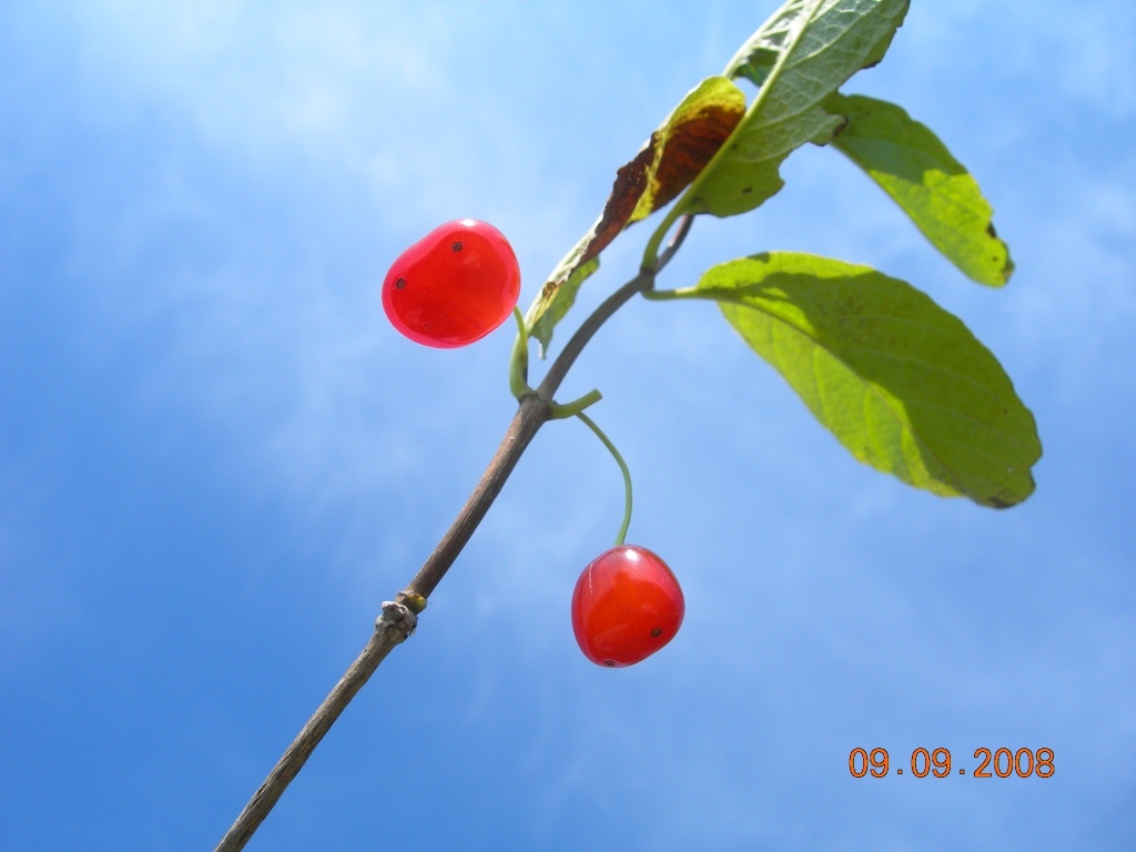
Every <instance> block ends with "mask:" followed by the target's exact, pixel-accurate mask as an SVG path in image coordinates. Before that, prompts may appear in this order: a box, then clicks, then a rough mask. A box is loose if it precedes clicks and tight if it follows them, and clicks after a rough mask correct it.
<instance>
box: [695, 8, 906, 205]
mask: <svg viewBox="0 0 1136 852" xmlns="http://www.w3.org/2000/svg"><path fill="white" fill-rule="evenodd" d="M907 6H908V0H791V2H789V3H786V4H785V5H784V6H782V7H781V8H780V9H779V10H778V11H777V12H776V13H775V14H774V15H773V17H772V18H770V19H769V21H767V22H766V23H765V24H764V25H763V26H762V27H761V29H759V30H758V31H757V32H756V33H755V34H754V35H753V37H752V38H751V39H750V40H749V41H748V42H746V43H745V45H743V46H742V48H741V50H740V51H739V52H738V54H737V55H736V56H735V57H734V58H733V59H732V60H731V61H730V64H729V65H728V66H727V67H726V71H725V74H726V76H728V77H731V78H738V77H746V78H748V79H749V80H751V81H753V82H754V83H757V84H758V85H759V86H760V87H761V88H760V89H759V91H758V93H757V96H756V97H755V98H754V100H753V103H752V104H750V106H749V109H748V110H747V111H746V114H745V117H744V118H743V119H742V122H741V124H739V125H738V127H737V129H736V130H735V131H734V133H733V135H731V136H730V138H729V139H728V140H727V141H726V144H725V145H723V146H722V147H721V149H720V150H719V151H718V153H717V154H716V155H715V156H714V158H713V159H712V160H711V161H710V162H709V164H708V165H707V166H706V168H705V169H704V170H703V171H702V173H701V174H700V175H699V176H698V177H697V178H696V179H695V180H694V182H693V183H692V184H691V186H690V188H689V189H688V190H687V192H686V194H685V195H684V196H683V198H682V199H681V200H680V201H679V204H678V205H677V208H676V211H675V214H682V213H713V214H714V215H715V216H732V215H735V214H737V213H744V212H746V211H747V210H752V209H753V208H755V207H758V206H759V205H761V204H762V203H764V202H765V201H766V200H767V199H768V198H770V197H771V196H773V195H774V194H775V193H777V192H778V191H779V190H780V189H781V187H782V185H783V181H782V180H781V174H780V166H781V163H782V162H783V161H784V159H785V158H786V157H787V156H789V154H790V153H791V152H792V151H794V150H796V149H797V148H799V147H800V146H802V145H804V144H805V143H806V142H815V143H818V144H824V143H825V142H827V141H828V140H829V139H831V138H832V135H833V134H834V133H835V132H836V131H837V130H838V129H839V127H840V125H841V123H842V121H843V119H841V118H839V117H837V116H833V115H830V114H829V113H828V112H827V111H826V110H825V109H824V105H823V104H824V100H825V98H827V97H828V96H829V95H830V94H832V93H833V92H835V91H836V90H837V89H838V88H840V86H841V85H843V83H844V82H845V81H846V80H847V79H848V78H849V77H850V76H852V75H853V74H855V73H856V72H857V71H859V70H860V69H861V68H864V67H867V66H869V65H873V64H875V63H876V62H879V60H880V59H881V58H882V57H883V54H884V52H885V51H886V50H887V48H888V45H889V44H891V40H892V37H893V36H894V35H895V31H896V29H897V28H898V27H899V26H900V24H902V23H903V17H904V15H905V14H906V13H907Z"/></svg>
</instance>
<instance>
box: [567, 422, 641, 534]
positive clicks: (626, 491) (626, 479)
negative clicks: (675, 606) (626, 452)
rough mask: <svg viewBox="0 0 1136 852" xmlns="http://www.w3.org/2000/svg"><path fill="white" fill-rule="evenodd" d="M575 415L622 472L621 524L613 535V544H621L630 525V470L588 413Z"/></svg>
mask: <svg viewBox="0 0 1136 852" xmlns="http://www.w3.org/2000/svg"><path fill="white" fill-rule="evenodd" d="M576 416H577V417H579V418H580V419H581V420H583V421H584V424H585V425H586V426H587V427H588V428H589V429H591V430H592V431H593V432H595V433H596V437H597V438H599V439H600V440H601V441H603V445H604V446H605V447H607V450H608V452H609V453H611V455H612V457H613V458H614V459H615V462H616V464H618V465H619V470H620V472H621V473H622V474H623V495H624V497H623V525H622V526H621V527H620V528H619V534H618V535H617V536H616V537H615V546H616V547H619V545H621V544H623V540H624V539H625V538H626V537H627V528H628V527H629V526H631V471H630V470H628V469H627V462H625V461H624V460H623V456H621V455H620V454H619V450H617V449H616V448H615V444H613V443H612V442H611V439H609V438H608V436H607V435H605V434H604V432H603V429H601V428H600V427H599V426H597V425H596V423H595V421H594V420H592V418H590V417H589V416H588V415H586V414H585V413H584V412H582V411H577V412H576Z"/></svg>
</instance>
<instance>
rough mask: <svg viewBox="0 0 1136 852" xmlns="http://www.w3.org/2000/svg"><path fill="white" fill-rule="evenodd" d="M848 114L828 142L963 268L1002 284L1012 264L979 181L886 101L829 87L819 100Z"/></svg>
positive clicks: (838, 112) (927, 132) (935, 139)
mask: <svg viewBox="0 0 1136 852" xmlns="http://www.w3.org/2000/svg"><path fill="white" fill-rule="evenodd" d="M825 108H826V109H827V110H828V111H829V112H830V113H832V114H833V115H838V116H842V117H843V118H845V119H846V120H847V123H846V124H845V125H844V127H843V129H841V131H840V132H839V133H838V134H837V135H836V137H835V138H834V139H833V142H832V144H833V145H834V146H835V147H836V148H838V149H839V150H840V151H842V152H844V153H845V154H847V155H848V157H849V158H850V159H851V160H852V161H853V162H854V163H856V165H858V166H859V167H860V168H862V169H863V170H864V171H865V172H867V173H868V175H869V176H870V177H871V178H872V180H874V181H875V182H876V183H878V184H879V185H880V187H882V188H883V190H884V192H886V193H887V194H888V195H890V196H891V197H892V199H893V200H894V201H895V202H896V204H898V205H899V206H900V207H901V208H903V210H904V212H905V213H907V215H908V216H910V217H911V220H912V221H913V222H914V223H915V224H916V226H917V227H918V228H919V230H920V231H922V232H923V234H924V235H925V236H926V237H927V239H929V240H930V241H931V243H932V244H933V245H934V246H935V247H936V248H937V249H938V250H939V251H941V252H942V253H943V254H944V255H946V257H947V259H948V260H950V261H951V262H952V263H953V264H955V266H957V267H958V268H959V269H960V270H962V272H963V273H964V274H966V275H967V276H969V277H970V278H972V279H974V280H975V281H977V282H979V283H980V284H989V285H990V286H992V287H1000V286H1002V285H1003V284H1005V283H1006V281H1007V280H1009V277H1010V274H1011V273H1012V272H1013V270H1014V264H1013V263H1012V262H1011V260H1010V252H1009V250H1008V249H1007V248H1006V244H1005V243H1004V242H1002V241H1001V240H1000V239H998V235H997V234H996V233H995V231H994V225H993V223H992V222H991V217H992V215H993V211H992V210H991V209H990V204H989V203H988V202H987V201H986V199H985V198H983V197H982V191H981V190H980V189H979V188H978V183H977V181H975V180H974V178H973V177H971V176H970V173H969V172H967V170H966V168H965V167H964V166H963V165H962V164H961V163H959V161H958V160H956V159H955V158H954V157H953V156H952V155H951V152H950V151H948V150H947V146H946V145H944V144H943V143H942V142H941V141H940V140H939V138H938V137H937V136H936V135H935V134H934V133H932V132H931V131H930V130H929V129H927V127H926V126H925V125H923V124H920V123H919V122H917V121H915V120H913V119H912V118H911V117H910V116H909V115H908V114H907V113H906V112H905V111H904V110H903V109H902V108H900V107H898V106H896V105H895V104H891V103H888V102H887V101H880V100H876V99H875V98H868V97H864V96H863V95H852V96H845V95H841V94H839V93H837V94H834V95H832V96H830V97H829V98H828V100H827V101H825Z"/></svg>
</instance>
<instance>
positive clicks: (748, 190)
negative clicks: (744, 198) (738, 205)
mask: <svg viewBox="0 0 1136 852" xmlns="http://www.w3.org/2000/svg"><path fill="white" fill-rule="evenodd" d="M751 192H753V187H752V186H743V187H742V195H749V194H750V193H751Z"/></svg>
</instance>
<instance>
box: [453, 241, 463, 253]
mask: <svg viewBox="0 0 1136 852" xmlns="http://www.w3.org/2000/svg"><path fill="white" fill-rule="evenodd" d="M450 248H451V249H453V250H454V251H461V250H462V244H461V240H454V241H453V242H452V243H450Z"/></svg>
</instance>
